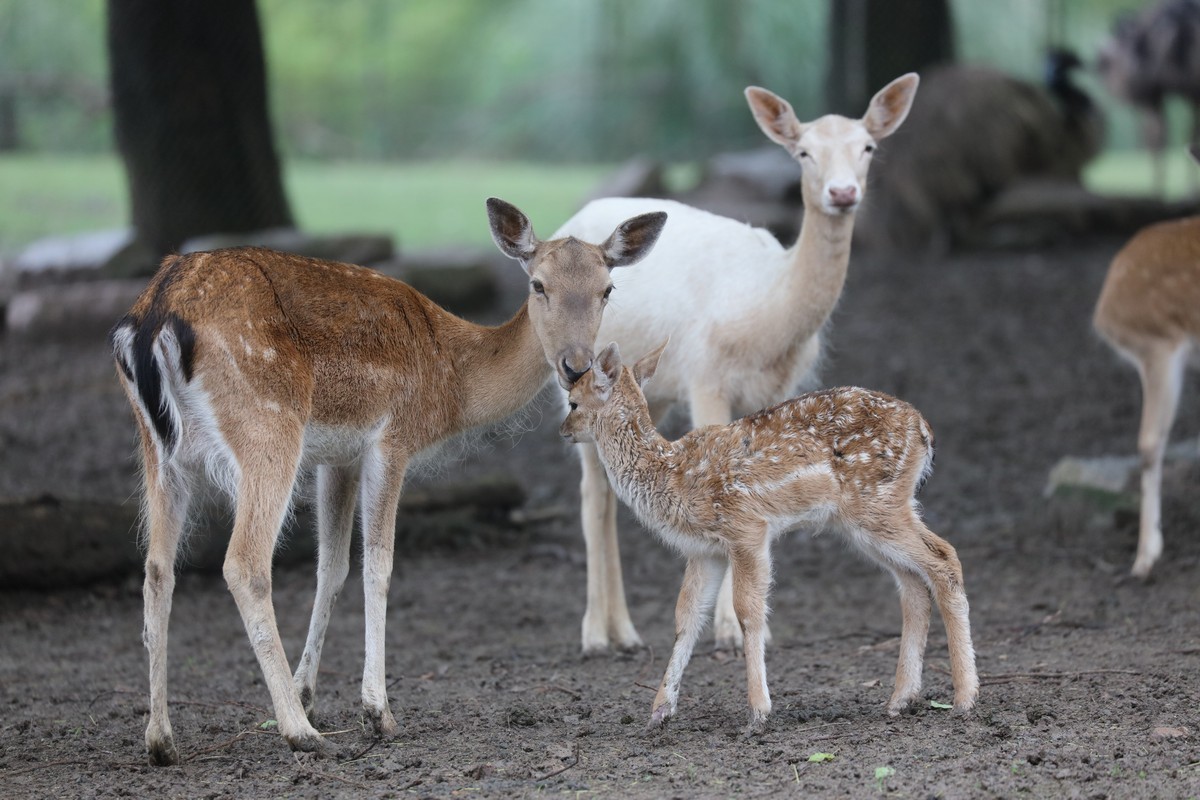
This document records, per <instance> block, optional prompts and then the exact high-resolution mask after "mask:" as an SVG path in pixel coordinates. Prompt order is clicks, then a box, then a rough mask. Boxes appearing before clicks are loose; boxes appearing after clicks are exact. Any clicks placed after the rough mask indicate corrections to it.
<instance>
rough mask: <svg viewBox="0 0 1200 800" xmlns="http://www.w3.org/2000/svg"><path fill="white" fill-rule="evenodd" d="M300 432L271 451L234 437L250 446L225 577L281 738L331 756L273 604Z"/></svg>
mask: <svg viewBox="0 0 1200 800" xmlns="http://www.w3.org/2000/svg"><path fill="white" fill-rule="evenodd" d="M301 430H302V429H301V428H300V426H296V429H295V430H294V431H276V434H277V435H274V436H271V437H270V446H269V447H267V446H264V445H263V444H262V442H259V441H255V438H254V437H253V435H250V436H231V437H230V438H231V439H233V440H235V441H236V440H245V443H244V444H242V446H241V447H240V448H239V449H240V451H241V452H238V453H237V456H238V464H239V466H240V467H241V478H240V480H239V482H238V494H237V510H236V513H235V515H234V523H233V535H232V537H231V538H230V540H229V549H228V551H227V552H226V554H225V568H224V573H225V582H226V583H227V584H228V585H229V590H230V592H231V593H232V594H233V599H234V601H235V602H236V603H237V607H238V611H239V612H241V615H242V622H243V623H244V624H245V626H246V633H247V634H248V635H249V637H250V644H251V645H252V646H253V648H254V654H255V656H257V657H258V663H259V666H260V667H261V668H262V671H263V677H264V678H265V679H266V682H267V689H268V690H269V691H270V693H271V702H272V703H273V704H274V707H275V718H276V719H277V720H278V721H279V733H280V734H281V735H282V736H283V738H284V739H285V740H286V741H287V743H288V744H289V745H291V747H292V749H294V750H304V751H315V752H329V751H330V750H332V747H331V745H329V744H328V743H326V742H325V741H324V740H323V739H322V738H321V734H320V733H318V732H317V729H316V728H314V727H313V726H312V724H311V723H310V722H309V721H308V718H307V716H306V715H305V713H304V709H303V707H302V706H301V705H300V696H299V694H297V692H296V687H295V684H294V683H293V682H292V674H291V670H290V669H288V663H287V656H286V655H285V654H284V651H283V642H282V641H281V640H280V637H279V627H278V625H277V623H276V621H275V608H274V605H273V604H272V600H271V557H272V555H273V553H274V550H275V542H276V540H277V539H278V537H279V531H280V528H281V527H282V526H283V522H284V518H285V517H286V516H287V512H288V504H289V502H290V500H291V496H292V489H293V487H294V485H295V482H296V471H297V467H298V466H299V461H300V442H301V437H302V433H301ZM240 433H242V434H243V435H244V434H245V433H246V432H245V431H241V432H240Z"/></svg>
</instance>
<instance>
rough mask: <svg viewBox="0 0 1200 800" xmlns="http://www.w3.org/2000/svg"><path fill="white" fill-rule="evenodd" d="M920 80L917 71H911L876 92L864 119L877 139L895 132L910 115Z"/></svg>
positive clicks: (864, 122) (864, 123) (865, 125)
mask: <svg viewBox="0 0 1200 800" xmlns="http://www.w3.org/2000/svg"><path fill="white" fill-rule="evenodd" d="M920 82H921V79H920V78H919V77H917V73H915V72H910V73H908V74H906V75H901V76H900V77H899V78H896V80H894V81H892V82H891V83H889V84H888V85H887V86H885V87H883V88H882V89H880V90H879V91H878V92H876V94H875V96H874V97H872V98H871V105H869V106H868V107H867V113H866V114H864V115H863V119H862V121H863V126H864V127H866V129H867V133H869V134H871V136H873V137H875V138H876V139H882V138H883V137H885V136H891V135H892V134H893V133H895V132H896V129H897V128H899V127H900V124H901V123H902V122H904V120H905V119H906V118H907V117H908V112H909V110H910V109H911V108H912V104H913V98H915V97H916V96H917V84H919V83H920Z"/></svg>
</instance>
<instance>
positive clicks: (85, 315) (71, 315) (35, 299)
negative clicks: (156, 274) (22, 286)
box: [4, 280, 146, 340]
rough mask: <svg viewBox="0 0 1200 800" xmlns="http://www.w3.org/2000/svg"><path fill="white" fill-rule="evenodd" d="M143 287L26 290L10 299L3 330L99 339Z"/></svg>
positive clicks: (93, 284) (97, 284)
mask: <svg viewBox="0 0 1200 800" xmlns="http://www.w3.org/2000/svg"><path fill="white" fill-rule="evenodd" d="M145 285H146V282H145V281H144V280H121V281H118V280H111V281H81V282H77V283H66V284H61V285H58V286H43V287H40V288H36V289H26V290H24V291H20V292H17V293H16V294H14V295H13V296H12V297H11V298H10V299H9V301H8V303H7V307H6V308H5V311H4V325H5V330H6V331H8V332H9V333H11V334H13V335H16V336H26V337H30V338H36V339H59V340H61V339H81V338H82V339H88V338H95V337H101V336H103V335H104V334H105V333H107V332H108V330H109V329H110V328H111V327H112V326H113V324H114V323H116V321H117V320H118V319H120V317H121V315H122V314H124V313H125V312H126V311H128V310H129V307H130V306H131V305H133V301H134V300H135V299H136V298H137V296H138V294H139V293H140V292H141V291H142V289H143V287H145Z"/></svg>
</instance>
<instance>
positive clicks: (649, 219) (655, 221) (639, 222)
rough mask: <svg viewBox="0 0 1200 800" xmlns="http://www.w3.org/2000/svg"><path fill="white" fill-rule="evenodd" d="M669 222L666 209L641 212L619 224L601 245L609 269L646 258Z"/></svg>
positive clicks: (625, 265)
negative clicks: (646, 212) (647, 212)
mask: <svg viewBox="0 0 1200 800" xmlns="http://www.w3.org/2000/svg"><path fill="white" fill-rule="evenodd" d="M666 224H667V214H666V212H665V211H651V212H650V213H649V214H639V215H638V216H636V217H632V218H631V219H627V220H625V221H624V222H622V223H621V224H620V225H618V226H617V229H616V230H615V231H613V232H612V235H611V236H609V237H608V239H606V240H605V241H604V244H602V245H600V249H601V250H603V251H604V260H605V262H606V263H607V264H608V266H609V269H612V268H613V267H628V266H629V265H631V264H636V263H637V262H639V261H641V260H642V259H643V258H645V257H646V256H647V255H648V254H649V253H650V250H651V249H652V248H653V247H654V243H655V242H657V241H658V236H659V234H660V233H662V229H663V226H664V225H666Z"/></svg>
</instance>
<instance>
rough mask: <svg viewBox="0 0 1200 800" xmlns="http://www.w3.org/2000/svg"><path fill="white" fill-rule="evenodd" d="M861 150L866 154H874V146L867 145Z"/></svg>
mask: <svg viewBox="0 0 1200 800" xmlns="http://www.w3.org/2000/svg"><path fill="white" fill-rule="evenodd" d="M863 150H865V151H866V152H868V153H874V152H875V145H873V144H869V145H867V146H866V147H864V148H863Z"/></svg>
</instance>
